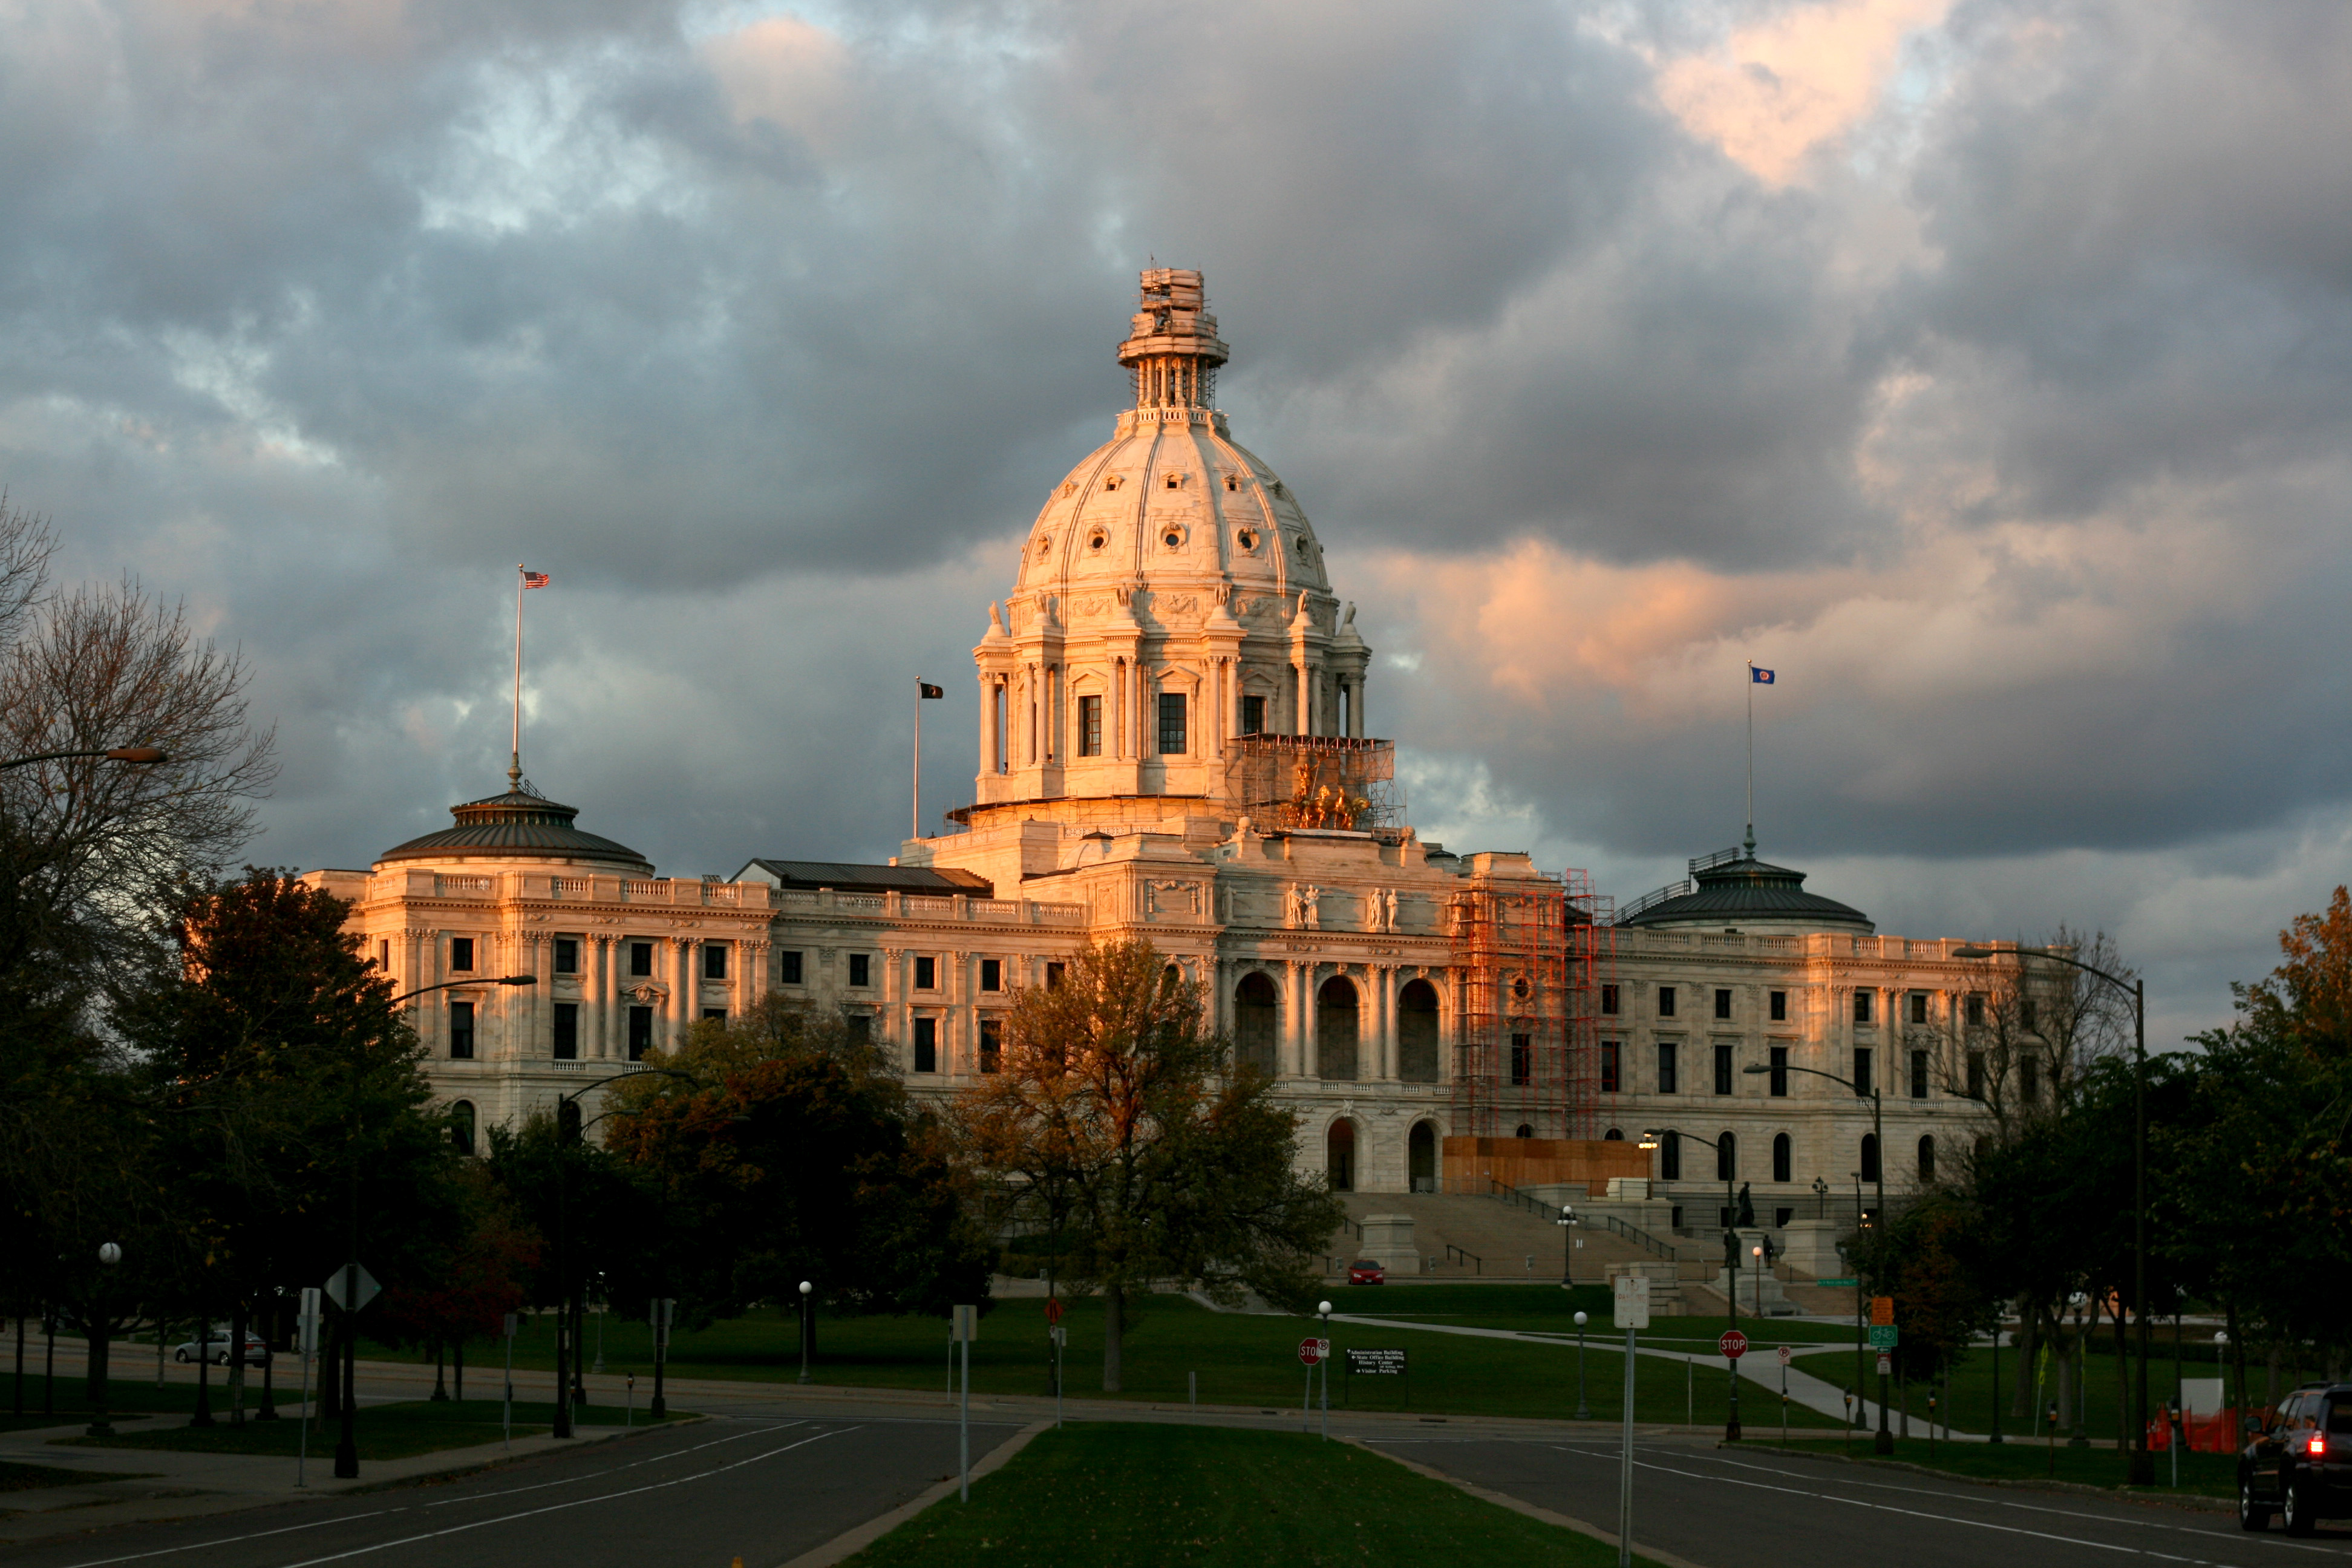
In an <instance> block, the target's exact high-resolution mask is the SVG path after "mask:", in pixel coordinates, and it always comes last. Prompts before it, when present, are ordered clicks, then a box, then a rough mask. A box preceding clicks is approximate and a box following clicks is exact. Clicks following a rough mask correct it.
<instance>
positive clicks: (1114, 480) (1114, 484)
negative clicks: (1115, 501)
mask: <svg viewBox="0 0 2352 1568" xmlns="http://www.w3.org/2000/svg"><path fill="white" fill-rule="evenodd" d="M1103 489H1106V490H1115V489H1118V475H1117V474H1110V475H1108V476H1106V477H1105V478H1104V479H1103Z"/></svg>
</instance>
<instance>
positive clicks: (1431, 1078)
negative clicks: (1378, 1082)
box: [1397, 980, 1437, 1190]
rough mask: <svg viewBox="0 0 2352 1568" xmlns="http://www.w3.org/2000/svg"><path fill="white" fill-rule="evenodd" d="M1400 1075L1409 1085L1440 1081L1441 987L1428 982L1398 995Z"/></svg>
mask: <svg viewBox="0 0 2352 1568" xmlns="http://www.w3.org/2000/svg"><path fill="white" fill-rule="evenodd" d="M1397 1076H1398V1077H1399V1078H1401V1079H1404V1081H1405V1082H1407V1083H1435V1082H1436V1081H1437V987H1436V986H1434V985H1432V984H1430V983H1429V982H1428V981H1426V980H1415V981H1413V982H1412V983H1411V984H1407V985H1406V986H1405V988H1404V989H1403V990H1402V991H1400V992H1398V993H1397ZM1433 1190H1434V1189H1433Z"/></svg>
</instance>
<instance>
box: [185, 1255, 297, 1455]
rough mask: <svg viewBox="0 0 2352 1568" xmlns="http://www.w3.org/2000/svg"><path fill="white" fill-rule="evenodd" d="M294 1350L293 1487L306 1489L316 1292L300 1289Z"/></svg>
mask: <svg viewBox="0 0 2352 1568" xmlns="http://www.w3.org/2000/svg"><path fill="white" fill-rule="evenodd" d="M294 1342H295V1346H296V1348H297V1349H299V1351H300V1352H302V1430H301V1432H300V1433H299V1435H298V1436H296V1437H295V1440H294V1441H295V1451H294V1484H295V1485H296V1486H298V1487H307V1486H309V1485H310V1482H309V1481H307V1480H305V1479H303V1474H302V1473H303V1471H304V1470H305V1469H307V1468H309V1466H310V1356H311V1353H312V1352H315V1351H316V1350H317V1349H318V1348H319V1288H318V1287H317V1286H316V1285H305V1286H304V1287H302V1306H301V1310H300V1311H299V1314H298V1315H297V1316H296V1318H295V1323H294ZM155 1345H156V1352H157V1353H156V1359H157V1360H158V1361H161V1360H162V1359H163V1354H162V1352H163V1330H162V1328H160V1327H159V1328H157V1329H156V1331H155Z"/></svg>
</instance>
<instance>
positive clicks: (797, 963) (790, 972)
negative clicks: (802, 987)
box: [776, 948, 801, 985]
mask: <svg viewBox="0 0 2352 1568" xmlns="http://www.w3.org/2000/svg"><path fill="white" fill-rule="evenodd" d="M776 984H779V985H798V984H801V955H800V950H799V949H797V948H790V949H787V950H785V951H784V952H779V953H778V954H776Z"/></svg>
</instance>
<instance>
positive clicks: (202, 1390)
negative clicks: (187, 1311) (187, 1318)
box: [188, 1301, 213, 1426]
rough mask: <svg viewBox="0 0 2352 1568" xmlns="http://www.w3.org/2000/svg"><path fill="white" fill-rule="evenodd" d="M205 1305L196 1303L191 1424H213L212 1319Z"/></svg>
mask: <svg viewBox="0 0 2352 1568" xmlns="http://www.w3.org/2000/svg"><path fill="white" fill-rule="evenodd" d="M207 1305H209V1303H207V1302H203V1301H199V1302H197V1303H196V1309H197V1310H196V1333H195V1346H196V1413H195V1414H194V1415H191V1416H189V1417H188V1425H189V1426H212V1425H213V1374H212V1368H213V1356H212V1350H213V1320H212V1315H211V1314H210V1313H209V1312H207V1311H205V1310H204V1309H205V1307H206V1306H207Z"/></svg>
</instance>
